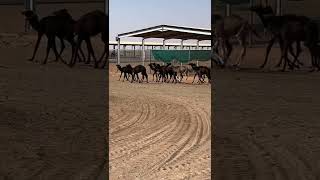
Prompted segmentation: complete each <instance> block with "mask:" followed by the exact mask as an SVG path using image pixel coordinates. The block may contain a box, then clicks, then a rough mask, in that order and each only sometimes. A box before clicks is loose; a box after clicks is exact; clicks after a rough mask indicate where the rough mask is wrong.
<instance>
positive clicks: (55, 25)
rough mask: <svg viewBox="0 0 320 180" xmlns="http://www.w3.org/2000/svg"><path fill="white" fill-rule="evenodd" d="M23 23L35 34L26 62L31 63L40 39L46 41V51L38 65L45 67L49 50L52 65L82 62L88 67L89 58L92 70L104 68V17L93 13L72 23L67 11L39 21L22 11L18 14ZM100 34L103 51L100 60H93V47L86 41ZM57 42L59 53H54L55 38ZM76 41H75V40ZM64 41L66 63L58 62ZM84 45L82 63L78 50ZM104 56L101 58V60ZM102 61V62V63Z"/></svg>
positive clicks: (105, 59) (30, 12)
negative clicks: (67, 49) (67, 54)
mask: <svg viewBox="0 0 320 180" xmlns="http://www.w3.org/2000/svg"><path fill="white" fill-rule="evenodd" d="M22 14H23V15H24V16H25V18H26V20H27V21H28V22H29V24H30V25H31V26H32V28H33V29H34V30H35V31H37V33H38V39H37V42H36V45H35V48H34V51H33V55H32V57H31V59H29V60H30V61H33V60H34V58H35V56H36V53H37V50H38V47H39V43H40V41H41V38H42V37H43V35H45V36H46V37H47V39H48V41H47V50H46V56H45V58H44V60H43V61H42V64H46V63H47V59H48V56H49V53H50V50H51V49H53V52H54V54H55V57H56V59H55V61H58V60H59V59H60V60H61V61H62V62H63V63H64V64H67V65H69V66H70V67H73V66H74V65H75V63H76V62H77V60H78V61H79V62H85V63H86V64H90V61H91V56H92V57H93V60H94V68H99V67H100V68H104V67H105V65H106V64H107V58H108V55H107V52H108V50H107V48H108V42H107V41H108V40H107V39H108V24H109V22H108V18H107V15H106V14H105V13H104V12H102V11H99V10H94V11H91V12H89V13H86V14H84V15H83V16H81V17H80V18H79V19H78V20H74V19H73V18H72V16H71V15H70V13H69V12H68V10H66V9H60V10H57V11H54V12H53V13H52V14H51V15H49V16H46V17H43V18H41V19H39V17H38V15H37V14H36V13H35V12H34V11H31V10H25V11H23V12H22ZM99 33H101V40H102V42H103V43H104V51H103V53H102V55H101V57H100V58H99V59H98V60H97V58H96V56H95V54H94V51H93V47H92V44H91V41H90V38H91V37H93V36H96V35H98V34H99ZM56 37H57V38H58V39H60V42H61V50H60V52H59V53H58V51H57V48H56V44H55V38H56ZM75 37H76V40H75ZM64 40H67V41H68V42H69V43H70V45H71V47H72V56H71V59H70V61H69V62H67V61H65V60H64V59H62V57H61V54H62V53H63V50H64V49H65V44H64ZM83 41H85V42H86V44H87V50H88V58H87V60H85V56H84V53H83V51H82V49H81V44H82V42H83ZM104 56H105V58H103V57H104ZM103 59H104V61H103Z"/></svg>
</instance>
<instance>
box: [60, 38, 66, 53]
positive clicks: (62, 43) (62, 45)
mask: <svg viewBox="0 0 320 180" xmlns="http://www.w3.org/2000/svg"><path fill="white" fill-rule="evenodd" d="M59 39H60V43H61V49H60V53H59V57H61V54H62V52H63V50H64V49H65V47H66V46H65V44H64V40H63V39H62V38H59Z"/></svg>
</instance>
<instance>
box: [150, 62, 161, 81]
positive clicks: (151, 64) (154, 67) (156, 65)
mask: <svg viewBox="0 0 320 180" xmlns="http://www.w3.org/2000/svg"><path fill="white" fill-rule="evenodd" d="M148 66H149V67H150V69H151V70H152V71H153V74H152V78H153V79H152V81H154V76H156V79H158V73H159V69H158V68H157V67H160V64H156V63H150V64H148Z"/></svg>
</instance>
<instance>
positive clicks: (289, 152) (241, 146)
mask: <svg viewBox="0 0 320 180" xmlns="http://www.w3.org/2000/svg"><path fill="white" fill-rule="evenodd" d="M264 52H265V51H264V49H262V48H252V49H248V54H247V56H246V59H245V60H244V63H243V67H244V69H242V70H240V71H238V72H234V71H230V70H216V71H215V72H216V73H215V77H214V78H215V85H216V88H215V89H216V91H215V93H214V99H215V100H214V109H215V111H214V118H215V120H214V129H215V130H214V136H215V139H213V141H214V152H215V154H214V155H213V158H215V159H214V163H215V164H214V168H213V170H212V172H213V174H214V175H215V179H217V180H220V179H246V180H250V179H252V180H255V179H259V180H285V179H288V180H289V179H290V180H307V179H308V180H317V179H320V172H319V168H320V143H319V142H320V124H319V112H320V106H319V105H318V104H319V102H320V96H319V95H318V93H319V91H320V85H319V83H318V82H319V81H320V73H319V72H313V73H309V72H308V71H309V68H307V67H308V66H309V65H310V63H309V61H310V57H309V55H308V51H307V50H306V49H303V54H302V56H301V57H300V59H301V61H303V62H304V63H305V67H304V68H302V69H301V70H295V71H293V72H290V71H288V72H279V71H278V69H276V68H274V65H275V63H276V62H278V60H279V49H277V48H275V49H273V50H272V53H271V61H270V63H269V64H268V66H267V67H266V68H265V69H264V70H258V69H257V67H259V65H260V64H261V63H262V62H263V57H264V54H265V53H264ZM235 54H236V53H235ZM252 68H254V69H252Z"/></svg>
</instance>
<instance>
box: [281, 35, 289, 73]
mask: <svg viewBox="0 0 320 180" xmlns="http://www.w3.org/2000/svg"><path fill="white" fill-rule="evenodd" d="M289 44H290V43H289V42H288V41H285V42H284V46H283V51H282V53H281V54H282V56H283V58H284V66H283V68H282V72H284V71H285V70H286V66H287V63H288V61H289V59H288V48H289Z"/></svg>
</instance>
